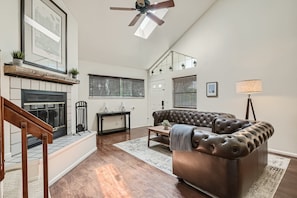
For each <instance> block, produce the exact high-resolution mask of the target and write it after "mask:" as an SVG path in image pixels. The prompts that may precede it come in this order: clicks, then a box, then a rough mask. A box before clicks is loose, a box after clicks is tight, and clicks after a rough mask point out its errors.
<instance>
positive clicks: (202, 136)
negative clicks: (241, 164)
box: [192, 122, 274, 159]
mask: <svg viewBox="0 0 297 198" xmlns="http://www.w3.org/2000/svg"><path fill="white" fill-rule="evenodd" d="M273 132H274V129H273V127H272V125H271V124H269V123H267V122H257V123H254V124H253V125H251V126H249V127H246V128H244V129H241V130H239V131H237V132H234V133H232V134H217V133H213V132H207V131H201V130H195V131H194V135H193V138H192V146H193V148H194V150H196V151H200V152H203V153H207V154H211V155H215V156H218V157H222V158H227V159H236V158H240V157H244V156H247V155H248V154H249V153H251V152H253V151H254V150H255V149H256V148H257V147H259V146H260V145H261V144H263V143H264V142H266V141H267V140H268V139H269V138H270V137H271V136H272V134H273Z"/></svg>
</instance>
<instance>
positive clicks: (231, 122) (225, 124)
mask: <svg viewBox="0 0 297 198" xmlns="http://www.w3.org/2000/svg"><path fill="white" fill-rule="evenodd" d="M252 124H253V123H252V122H251V121H248V120H240V119H234V118H223V117H218V118H216V119H215V120H214V122H213V125H212V132H214V133H218V134H230V133H234V132H235V131H239V130H241V129H244V128H246V127H248V126H251V125H252Z"/></svg>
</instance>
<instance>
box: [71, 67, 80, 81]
mask: <svg viewBox="0 0 297 198" xmlns="http://www.w3.org/2000/svg"><path fill="white" fill-rule="evenodd" d="M69 73H70V74H71V76H72V78H74V79H76V78H77V74H79V71H78V70H77V69H76V68H72V69H71V70H69Z"/></svg>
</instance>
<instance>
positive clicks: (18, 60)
mask: <svg viewBox="0 0 297 198" xmlns="http://www.w3.org/2000/svg"><path fill="white" fill-rule="evenodd" d="M12 64H13V65H17V66H22V65H23V59H17V58H14V59H12Z"/></svg>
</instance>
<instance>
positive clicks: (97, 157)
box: [50, 127, 297, 198]
mask: <svg viewBox="0 0 297 198" xmlns="http://www.w3.org/2000/svg"><path fill="white" fill-rule="evenodd" d="M146 135H147V128H146V127H141V128H136V129H132V130H131V132H130V133H129V132H120V133H113V134H108V135H103V136H97V147H98V150H97V151H96V152H95V153H93V154H92V155H91V156H90V157H88V158H87V159H86V160H85V161H83V162H82V163H81V164H79V165H78V166H77V167H75V168H74V169H73V170H72V171H70V172H69V173H68V174H67V175H65V176H64V177H62V178H61V179H60V180H59V181H57V182H56V183H55V184H53V185H52V186H51V187H50V192H51V197H52V198H61V197H63V198H76V197H77V198H84V197H86V198H101V197H116V198H118V197H122V198H142V197H145V198H146V197H152V198H159V197H160V198H167V197H168V198H173V197H174V198H184V197H185V198H192V197H193V198H194V197H195V198H203V197H208V196H207V195H205V194H203V193H201V192H199V191H197V190H195V189H193V188H191V187H189V186H188V185H186V184H184V183H179V182H178V180H177V179H176V178H175V177H173V176H170V175H168V174H166V173H164V172H162V171H160V170H159V169H157V168H155V167H152V166H150V165H148V164H146V163H144V162H142V161H141V160H138V159H137V158H135V157H133V156H131V155H129V154H128V153H126V152H124V151H122V150H120V149H118V148H116V147H114V146H112V144H114V143H118V142H122V141H126V140H129V139H135V138H139V137H143V136H146ZM296 186H297V159H294V158H293V159H291V162H290V164H289V167H288V169H287V171H286V173H285V176H284V178H283V180H282V182H281V184H280V186H279V188H278V190H277V192H276V194H275V198H284V197H286V198H290V197H292V198H293V197H297V188H296Z"/></svg>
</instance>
